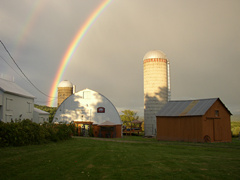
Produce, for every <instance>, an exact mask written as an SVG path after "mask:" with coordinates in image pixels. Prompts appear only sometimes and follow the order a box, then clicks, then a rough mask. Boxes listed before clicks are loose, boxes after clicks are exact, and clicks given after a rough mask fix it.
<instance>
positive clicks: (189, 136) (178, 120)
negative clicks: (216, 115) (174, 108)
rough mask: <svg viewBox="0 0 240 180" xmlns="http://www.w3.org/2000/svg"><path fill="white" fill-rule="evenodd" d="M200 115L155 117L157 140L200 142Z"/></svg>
mask: <svg viewBox="0 0 240 180" xmlns="http://www.w3.org/2000/svg"><path fill="white" fill-rule="evenodd" d="M201 134H202V126H201V117H157V140H164V141H188V142H201V138H202V137H201Z"/></svg>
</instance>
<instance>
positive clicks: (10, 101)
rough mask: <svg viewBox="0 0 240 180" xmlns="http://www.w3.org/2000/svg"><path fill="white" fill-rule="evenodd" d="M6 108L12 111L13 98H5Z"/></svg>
mask: <svg viewBox="0 0 240 180" xmlns="http://www.w3.org/2000/svg"><path fill="white" fill-rule="evenodd" d="M6 110H7V111H12V110H13V100H12V99H9V98H7V99H6Z"/></svg>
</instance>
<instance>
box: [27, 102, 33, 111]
mask: <svg viewBox="0 0 240 180" xmlns="http://www.w3.org/2000/svg"><path fill="white" fill-rule="evenodd" d="M27 108H28V109H27V112H28V113H31V112H32V103H30V102H28V103H27Z"/></svg>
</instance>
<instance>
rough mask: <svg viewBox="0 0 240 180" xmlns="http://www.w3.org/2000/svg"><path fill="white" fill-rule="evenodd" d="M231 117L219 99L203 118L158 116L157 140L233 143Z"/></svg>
mask: <svg viewBox="0 0 240 180" xmlns="http://www.w3.org/2000/svg"><path fill="white" fill-rule="evenodd" d="M216 111H217V113H216ZM230 116H231V113H230V112H229V111H228V110H227V109H226V107H225V106H224V105H223V103H222V102H221V101H220V100H219V99H218V100H217V101H216V102H215V103H214V104H213V105H212V106H211V107H210V108H209V109H208V110H207V112H206V113H205V114H204V115H203V116H177V117H171V116H157V117H156V119H157V140H165V141H188V142H231V141H232V137H231V122H230Z"/></svg>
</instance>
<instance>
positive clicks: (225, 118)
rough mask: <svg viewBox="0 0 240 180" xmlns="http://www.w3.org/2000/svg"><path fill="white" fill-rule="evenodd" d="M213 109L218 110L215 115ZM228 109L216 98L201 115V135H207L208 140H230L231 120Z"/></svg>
mask: <svg viewBox="0 0 240 180" xmlns="http://www.w3.org/2000/svg"><path fill="white" fill-rule="evenodd" d="M215 111H218V112H219V115H218V116H216V114H215ZM230 115H231V114H230V113H229V111H228V110H227V109H226V108H225V107H224V106H223V104H222V102H221V101H219V100H217V101H216V102H215V103H214V104H213V105H212V107H211V108H210V109H209V110H208V111H207V112H206V114H205V115H204V116H203V136H206V135H208V136H209V137H210V142H231V141H232V135H231V120H230Z"/></svg>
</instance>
